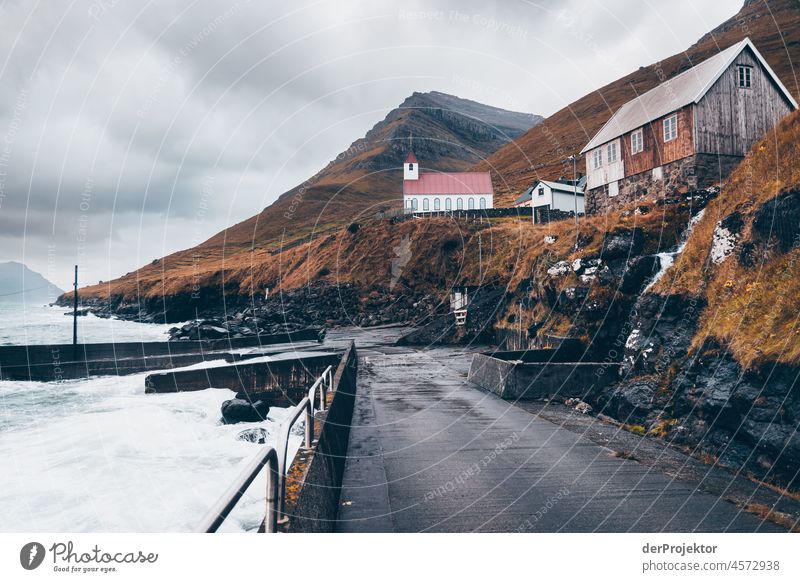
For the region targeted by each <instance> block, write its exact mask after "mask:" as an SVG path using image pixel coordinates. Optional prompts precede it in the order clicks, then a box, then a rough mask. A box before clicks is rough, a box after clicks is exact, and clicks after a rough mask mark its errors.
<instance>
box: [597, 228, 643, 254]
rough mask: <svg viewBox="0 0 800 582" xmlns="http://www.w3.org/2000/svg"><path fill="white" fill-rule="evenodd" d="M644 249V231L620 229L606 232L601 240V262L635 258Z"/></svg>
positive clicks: (639, 229)
mask: <svg viewBox="0 0 800 582" xmlns="http://www.w3.org/2000/svg"><path fill="white" fill-rule="evenodd" d="M643 248H644V231H643V230H642V229H641V228H621V229H618V230H615V231H613V232H607V233H606V234H605V237H604V239H603V248H602V251H601V258H602V259H603V260H610V259H619V258H623V257H635V256H639V255H640V254H641V253H642V249H643Z"/></svg>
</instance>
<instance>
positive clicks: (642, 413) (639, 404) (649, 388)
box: [604, 378, 655, 422]
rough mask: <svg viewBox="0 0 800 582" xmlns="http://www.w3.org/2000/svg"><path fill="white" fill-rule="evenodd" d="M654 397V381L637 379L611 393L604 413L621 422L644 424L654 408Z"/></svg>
mask: <svg viewBox="0 0 800 582" xmlns="http://www.w3.org/2000/svg"><path fill="white" fill-rule="evenodd" d="M654 395H655V389H654V388H653V380H652V379H650V378H637V379H636V380H633V381H630V382H627V383H623V384H621V385H619V386H617V387H616V388H615V389H614V390H613V391H612V392H611V394H610V395H609V396H608V402H607V404H605V406H604V412H605V413H606V414H609V415H611V416H613V417H615V418H617V419H619V420H620V421H621V422H634V421H636V422H642V421H644V420H645V419H646V418H647V416H648V415H649V414H650V412H651V410H652V408H653V398H654Z"/></svg>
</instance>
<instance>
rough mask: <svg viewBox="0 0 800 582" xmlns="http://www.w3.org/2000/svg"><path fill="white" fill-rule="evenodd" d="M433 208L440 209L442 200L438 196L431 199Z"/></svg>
mask: <svg viewBox="0 0 800 582" xmlns="http://www.w3.org/2000/svg"><path fill="white" fill-rule="evenodd" d="M433 209H434V210H441V209H442V202H441V200H439V199H438V198H434V199H433Z"/></svg>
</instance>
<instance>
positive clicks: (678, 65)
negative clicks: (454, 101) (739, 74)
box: [476, 0, 800, 206]
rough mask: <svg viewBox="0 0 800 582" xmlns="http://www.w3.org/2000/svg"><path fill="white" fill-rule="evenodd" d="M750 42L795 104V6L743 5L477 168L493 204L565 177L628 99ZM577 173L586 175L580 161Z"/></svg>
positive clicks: (767, 1) (799, 56)
mask: <svg viewBox="0 0 800 582" xmlns="http://www.w3.org/2000/svg"><path fill="white" fill-rule="evenodd" d="M746 36H749V37H750V39H751V40H752V41H753V43H754V44H755V45H756V48H758V50H759V52H761V54H762V55H763V56H764V58H765V59H766V60H767V62H769V64H770V66H771V67H772V68H773V70H774V71H775V73H776V74H777V75H778V76H779V77H780V79H781V80H782V82H783V84H784V85H785V86H786V87H787V89H789V91H790V92H791V93H792V94H793V95H794V96H795V98H800V85H799V84H798V82H799V79H798V75H797V72H796V71H795V66H796V64H797V63H800V2H797V0H748V1H747V2H746V3H745V5H744V6H743V7H742V9H741V10H740V11H739V13H738V14H736V15H735V16H734V17H732V18H731V19H729V20H727V21H726V22H725V23H723V24H722V25H720V26H719V27H717V28H716V29H714V30H713V31H711V32H710V33H708V34H707V35H705V36H704V37H703V38H701V39H700V40H699V41H698V42H697V43H696V44H694V45H692V46H691V47H689V49H687V51H686V52H685V53H679V54H677V55H674V56H671V57H669V58H667V59H665V60H663V61H661V62H660V63H654V64H652V65H650V66H649V67H641V68H640V69H638V70H637V71H634V72H632V73H630V74H629V75H626V76H625V77H622V78H621V79H618V80H617V81H614V82H613V83H610V84H608V85H606V86H605V87H603V88H601V89H599V90H597V91H593V92H591V93H589V94H587V95H585V96H584V97H582V98H580V99H578V100H577V101H575V102H574V103H571V104H569V105H567V106H566V107H564V108H563V109H561V110H560V111H558V112H556V113H554V114H553V115H551V116H550V117H548V118H546V119H545V120H544V121H543V122H542V123H541V124H539V125H537V126H536V127H534V128H533V129H531V130H529V131H528V132H526V133H525V134H523V135H522V136H520V137H519V138H517V139H515V140H514V142H513V143H511V144H509V145H507V146H505V147H503V148H502V149H500V150H498V151H497V152H496V153H494V154H493V155H492V156H490V157H489V159H488V160H487V161H485V162H483V163H480V164H478V165H477V166H476V169H479V170H491V171H492V173H493V178H494V183H495V188H496V189H497V196H496V202H495V204H496V205H498V206H503V205H509V204H510V203H511V202H513V200H514V198H515V197H516V196H518V195H519V194H520V193H521V192H522V191H524V190H525V188H527V187H529V186H530V185H531V183H532V182H533V181H534V180H537V179H554V178H557V177H559V176H564V175H566V176H570V175H571V174H572V167H571V166H570V165H569V164H567V163H565V161H564V159H565V158H566V157H568V156H569V155H570V154H573V153H575V154H577V153H578V152H579V151H580V150H581V149H582V148H583V147H584V146H585V145H586V144H587V143H588V142H589V140H590V139H591V138H592V136H593V135H594V134H595V133H596V132H597V131H598V130H599V129H600V128H601V127H602V126H603V124H604V123H605V122H606V121H607V120H608V119H609V117H611V115H612V114H613V113H614V112H615V111H616V110H617V109H619V108H620V107H621V106H622V105H624V104H625V103H626V102H627V101H629V100H630V99H633V98H634V97H636V96H637V95H640V94H642V93H644V92H646V91H649V90H650V89H652V88H653V87H655V86H656V85H658V84H659V83H661V82H662V81H663V80H664V79H666V78H669V77H672V76H674V75H676V74H678V73H680V72H682V71H685V70H686V69H688V68H690V67H691V66H692V64H693V63H694V64H696V63H699V62H701V61H703V60H705V59H707V58H708V57H710V56H712V55H713V54H715V53H717V52H719V51H721V50H724V49H726V48H727V47H729V46H731V45H733V44H735V43H737V42H739V41H740V40H742V39H743V38H744V37H746ZM578 171H581V172H585V161H584V160H583V159H581V160H580V161H579V166H578Z"/></svg>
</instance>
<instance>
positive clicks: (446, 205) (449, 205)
mask: <svg viewBox="0 0 800 582" xmlns="http://www.w3.org/2000/svg"><path fill="white" fill-rule="evenodd" d="M444 209H445V210H452V209H453V201H452V200H451V199H450V197H449V196H448V197H447V198H445V199H444Z"/></svg>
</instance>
